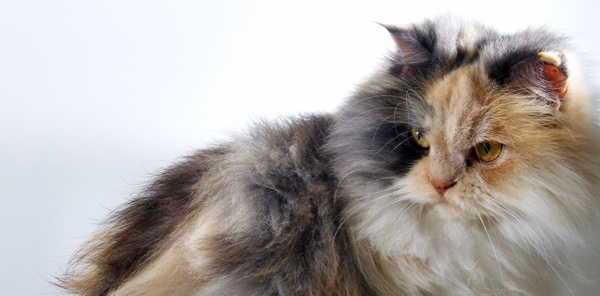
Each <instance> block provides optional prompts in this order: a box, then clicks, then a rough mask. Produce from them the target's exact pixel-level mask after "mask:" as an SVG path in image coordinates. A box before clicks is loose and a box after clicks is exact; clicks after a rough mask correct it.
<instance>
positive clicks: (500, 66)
mask: <svg viewBox="0 0 600 296" xmlns="http://www.w3.org/2000/svg"><path fill="white" fill-rule="evenodd" d="M537 54H538V53H537V52H536V51H532V50H530V49H519V50H516V51H514V52H511V53H509V54H505V55H504V56H502V57H500V58H498V59H497V60H496V61H495V62H494V63H492V64H490V65H489V66H488V75H489V77H490V79H492V81H494V82H496V83H497V84H498V85H505V84H506V82H507V81H508V79H509V78H510V75H511V73H512V70H513V69H514V67H515V66H517V65H518V64H520V63H522V62H527V61H534V60H536V59H537Z"/></svg>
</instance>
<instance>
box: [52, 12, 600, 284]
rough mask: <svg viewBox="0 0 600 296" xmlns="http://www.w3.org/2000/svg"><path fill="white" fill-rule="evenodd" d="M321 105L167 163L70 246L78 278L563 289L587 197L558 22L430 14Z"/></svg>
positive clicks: (569, 61)
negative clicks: (333, 103) (323, 109)
mask: <svg viewBox="0 0 600 296" xmlns="http://www.w3.org/2000/svg"><path fill="white" fill-rule="evenodd" d="M383 27H384V28H385V29H387V31H388V32H389V33H390V36H391V38H392V39H393V41H394V44H395V51H394V52H392V53H390V56H389V57H387V59H386V60H385V63H384V65H382V67H381V69H380V70H378V71H377V72H376V73H375V74H374V75H372V77H371V78H370V79H368V80H366V81H365V82H364V83H362V85H360V86H359V87H358V89H357V90H356V91H355V93H354V94H353V95H352V96H351V97H350V98H348V99H347V101H346V102H345V103H344V104H343V105H342V106H341V107H340V108H339V109H338V110H336V111H335V112H332V113H330V114H309V115H302V116H296V117H290V118H286V119H281V120H279V121H276V122H260V123H257V124H256V126H254V128H253V129H252V130H251V131H250V132H248V133H247V134H244V135H239V136H236V137H233V138H232V139H231V140H230V141H228V142H224V143H220V144H215V145H214V146H211V147H207V148H205V149H202V150H199V151H198V152H196V153H195V154H193V155H191V156H189V157H187V158H185V159H183V160H182V161H180V162H179V163H177V164H175V165H174V166H172V167H170V168H168V169H166V170H165V171H163V172H162V174H160V176H159V177H158V178H156V180H155V181H154V182H153V183H151V184H150V185H149V186H148V187H147V189H146V190H145V191H144V192H142V193H141V194H140V195H139V196H138V197H136V198H135V199H133V200H131V201H130V202H128V203H127V204H126V205H124V206H123V207H122V208H121V209H120V210H118V211H117V212H116V213H115V214H113V215H112V216H111V217H110V218H109V219H108V221H107V222H106V224H105V225H104V226H103V227H102V228H101V229H100V230H99V231H98V232H97V233H96V234H95V235H94V236H93V237H92V238H91V239H90V240H89V241H88V242H87V243H86V244H85V245H84V246H83V247H82V249H81V250H80V251H79V252H78V253H76V255H75V256H74V259H73V261H72V262H73V263H72V265H71V266H70V268H69V269H68V270H67V272H66V273H65V275H64V276H63V277H62V278H61V279H60V281H59V285H60V286H61V287H62V288H64V289H65V290H66V291H68V292H70V293H74V294H80V295H567V294H572V293H573V292H572V291H571V287H572V286H573V283H571V282H570V281H571V278H573V275H574V274H575V271H573V270H571V269H570V268H571V267H569V266H568V265H567V262H568V259H569V258H568V254H570V252H571V251H572V250H574V249H577V248H579V247H581V246H583V245H584V243H585V239H584V238H585V233H586V231H588V230H589V229H590V228H591V227H592V225H594V224H593V223H594V221H595V219H597V216H598V213H597V212H598V209H600V204H599V203H600V199H599V188H598V187H599V186H598V185H597V184H600V159H599V158H598V155H600V141H599V139H600V136H599V133H598V128H597V125H596V122H595V120H596V117H595V116H596V115H595V114H594V111H593V110H595V105H594V104H595V102H594V96H593V95H592V93H593V92H592V91H591V88H590V87H589V84H588V83H587V82H586V81H585V77H586V76H585V73H581V72H582V71H583V70H582V69H581V68H582V67H580V66H578V65H579V64H578V62H577V59H576V58H575V57H573V55H572V53H571V52H572V49H571V48H570V46H569V45H568V39H567V38H565V37H563V36H561V35H558V34H555V33H553V32H550V31H549V30H547V29H527V30H524V31H520V32H517V33H514V34H501V33H499V32H497V31H495V30H493V29H491V28H489V27H486V26H484V25H482V24H479V23H476V22H469V21H465V20H460V19H458V18H455V17H451V16H443V17H438V18H434V19H428V20H424V21H422V22H419V23H415V24H410V25H405V26H389V25H383Z"/></svg>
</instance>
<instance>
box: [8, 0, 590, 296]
mask: <svg viewBox="0 0 600 296" xmlns="http://www.w3.org/2000/svg"><path fill="white" fill-rule="evenodd" d="M597 11H598V7H597V5H596V4H594V3H593V1H591V0H589V1H568V4H567V1H561V2H559V1H530V2H526V1H514V0H509V1H481V0H478V1H462V0H461V1H441V0H440V1H426V0H422V1H401V0H398V1H375V0H369V1H342V0H339V1H324V0H321V1H306V0H305V1H266V0H252V1H230V0H229V1H227V0H226V1H223V0H213V1H206V0H205V1H75V0H73V1H66V0H64V1H50V0H40V1H31V0H14V1H11V0H4V1H2V2H0V295H54V294H60V292H59V291H58V290H57V289H55V288H53V287H52V286H51V284H49V282H50V281H52V280H53V277H54V276H57V275H59V274H60V273H61V271H63V270H64V269H65V267H66V265H67V262H68V260H69V257H70V255H71V254H72V253H73V251H74V250H75V249H76V247H77V246H78V245H80V244H81V243H82V242H83V241H84V240H85V238H86V237H88V236H89V234H90V233H91V232H93V231H94V230H95V229H96V227H97V225H98V223H99V222H100V221H102V220H103V219H104V217H105V216H106V215H107V214H108V213H109V212H110V211H111V210H112V209H114V208H115V207H117V206H118V205H119V204H122V203H123V202H125V201H126V200H128V199H129V198H130V197H131V196H132V195H133V194H135V192H136V191H138V190H139V188H141V187H142V186H143V185H144V184H145V183H146V182H148V180H150V179H151V177H152V175H153V174H155V173H156V172H157V171H158V170H159V169H160V168H164V167H165V166H167V165H169V164H171V163H173V162H174V161H175V160H177V159H178V158H179V157H181V156H182V155H185V154H188V153H190V152H191V151H193V150H194V149H197V148H201V147H203V146H205V145H207V143H210V142H213V141H215V140H219V139H226V138H227V136H228V135H230V134H234V133H239V132H243V130H244V129H245V128H247V127H248V126H249V124H250V123H251V121H252V119H253V118H257V117H266V118H277V117H279V116H284V115H285V114H296V113H299V112H327V111H332V110H334V109H335V107H336V106H337V105H338V104H339V103H340V102H341V101H342V100H343V99H344V98H345V97H347V96H348V95H349V94H350V93H351V92H352V90H353V89H354V87H355V85H356V83H357V82H359V81H361V79H363V78H364V77H366V76H367V75H369V73H371V72H372V71H373V70H374V69H376V67H377V65H379V63H380V61H381V58H382V57H383V55H385V54H386V53H387V52H388V51H389V50H391V49H392V42H391V41H390V40H389V38H388V35H387V33H386V32H385V30H383V29H382V28H380V27H379V26H378V25H376V24H375V23H374V22H382V23H408V22H413V21H420V20H422V19H423V18H427V17H433V16H436V15H440V14H444V13H447V12H450V13H453V14H457V15H460V16H464V17H466V18H468V19H476V20H480V21H483V22H485V23H486V24H489V25H491V26H494V27H496V28H498V29H500V30H501V31H503V32H513V31H515V30H518V29H522V28H525V27H528V26H539V25H547V26H549V27H550V28H553V29H556V30H558V31H561V32H564V33H565V34H568V35H571V36H573V37H574V40H573V44H574V45H575V47H576V48H577V49H578V50H579V51H580V52H581V53H583V54H584V55H585V56H586V57H588V58H589V59H590V63H593V61H594V59H595V60H596V62H597V61H598V60H600V42H599V37H600V33H599V32H600V31H599V30H598V25H597V24H598V13H597ZM590 68H591V69H592V70H594V68H595V67H590ZM593 81H595V83H596V84H597V82H598V81H599V80H598V79H594V80H593ZM591 256H594V255H591ZM595 258H597V256H595ZM596 269H598V268H596ZM582 295H583V294H582Z"/></svg>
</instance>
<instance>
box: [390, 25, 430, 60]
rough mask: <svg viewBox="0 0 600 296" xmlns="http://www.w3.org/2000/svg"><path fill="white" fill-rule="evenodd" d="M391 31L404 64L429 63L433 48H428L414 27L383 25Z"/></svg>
mask: <svg viewBox="0 0 600 296" xmlns="http://www.w3.org/2000/svg"><path fill="white" fill-rule="evenodd" d="M382 26H383V27H384V28H386V29H387V30H388V32H389V33H390V35H391V37H392V40H394V43H395V44H396V48H397V49H398V52H399V53H400V55H401V56H402V63H403V64H404V65H415V64H423V63H427V62H429V61H430V60H431V55H432V53H431V49H429V48H427V47H426V46H425V45H424V44H423V43H422V42H421V40H420V39H422V38H420V37H419V34H417V32H416V31H415V30H414V28H412V27H407V28H400V27H394V26H389V25H382Z"/></svg>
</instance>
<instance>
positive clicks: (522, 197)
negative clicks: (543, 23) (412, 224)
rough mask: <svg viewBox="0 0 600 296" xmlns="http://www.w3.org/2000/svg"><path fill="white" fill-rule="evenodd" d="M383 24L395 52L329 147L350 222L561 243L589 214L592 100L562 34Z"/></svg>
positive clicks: (347, 111) (340, 119) (458, 24)
mask: <svg viewBox="0 0 600 296" xmlns="http://www.w3.org/2000/svg"><path fill="white" fill-rule="evenodd" d="M386 28H387V30H388V31H389V32H390V34H391V36H392V38H393V40H394V42H395V44H396V49H397V50H396V52H395V53H394V54H393V55H392V57H391V58H389V62H388V63H387V64H386V65H385V67H383V69H381V71H380V72H379V73H377V74H375V75H374V77H373V78H372V79H371V80H369V81H367V82H366V83H364V84H363V85H362V87H361V88H360V89H359V90H358V91H357V93H356V94H355V95H354V96H353V97H352V98H351V99H350V100H349V101H348V102H347V104H346V105H345V106H344V107H343V108H342V109H341V110H340V111H339V112H338V114H337V119H336V125H335V126H334V128H333V131H332V137H331V139H330V142H329V149H330V151H332V153H333V154H334V164H335V168H336V172H337V173H338V177H339V179H340V182H341V187H342V189H343V190H344V192H345V193H346V194H347V195H349V196H350V199H349V210H348V211H349V213H348V219H354V220H357V221H356V222H357V223H358V224H360V223H363V224H364V228H365V229H367V228H373V232H374V233H375V232H378V231H382V230H384V229H387V230H389V229H393V227H394V225H395V224H396V223H400V221H403V220H402V219H401V218H400V217H402V216H405V215H414V216H416V217H420V218H422V219H428V218H426V217H429V218H430V219H439V220H440V221H457V220H460V221H465V222H466V223H468V221H475V222H476V223H483V221H493V222H490V223H491V224H493V225H496V226H498V227H499V228H502V227H504V225H506V227H509V228H510V227H512V226H510V225H513V226H514V225H517V224H519V225H520V224H527V225H528V226H527V227H533V228H535V229H534V230H533V232H536V235H539V233H540V232H539V231H542V230H541V229H551V232H552V233H554V234H555V235H556V236H557V237H560V236H562V235H563V234H566V233H572V232H573V229H575V228H577V227H578V226H580V225H582V224H585V223H586V221H587V220H589V219H591V218H592V217H593V214H594V210H595V209H596V208H597V207H598V201H597V199H598V197H597V194H598V192H597V191H598V190H597V187H598V186H597V185H596V182H598V181H600V179H599V174H600V172H598V170H599V168H600V166H599V161H598V152H599V151H600V150H599V147H598V139H597V128H596V125H595V124H594V115H593V112H592V109H593V108H594V107H593V106H594V104H593V103H592V102H591V99H590V95H589V92H588V91H587V90H586V85H585V84H584V82H583V80H584V79H583V77H582V75H581V74H580V73H579V69H577V67H576V63H575V61H574V60H573V59H572V58H571V56H570V54H569V47H568V46H567V43H566V42H567V40H566V39H565V38H563V37H561V36H559V35H556V34H553V33H551V32H548V31H547V30H544V29H531V30H526V31H522V32H519V33H516V34H510V35H508V34H500V33H498V32H495V31H493V30H491V29H489V28H486V27H483V26H481V25H479V24H473V23H466V22H462V21H457V20H455V19H452V18H447V17H445V18H441V19H437V20H434V21H426V22H423V23H420V24H415V25H409V26H403V27H395V26H386ZM377 227H380V228H381V229H376V228H377ZM390 227H392V228H390ZM396 227H402V226H401V225H397V224H396ZM519 227H521V226H519ZM538 228H539V229H538ZM551 239H554V238H551Z"/></svg>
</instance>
